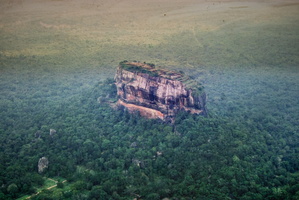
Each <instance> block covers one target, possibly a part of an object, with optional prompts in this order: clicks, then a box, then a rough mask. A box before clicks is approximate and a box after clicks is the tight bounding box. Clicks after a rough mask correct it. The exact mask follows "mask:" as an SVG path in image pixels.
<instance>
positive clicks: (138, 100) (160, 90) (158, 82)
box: [115, 61, 206, 120]
mask: <svg viewBox="0 0 299 200" xmlns="http://www.w3.org/2000/svg"><path fill="white" fill-rule="evenodd" d="M115 81H116V86H117V93H118V97H119V100H118V104H119V105H122V106H124V107H126V108H127V109H128V110H129V111H131V112H133V111H138V112H139V113H140V114H141V115H142V116H144V117H147V118H160V119H162V120H172V119H173V118H174V117H175V115H176V114H177V113H178V112H179V111H188V112H190V113H192V114H203V115H205V114H206V107H205V105H206V94H205V92H204V91H203V87H202V86H201V85H200V84H199V83H198V82H196V81H195V80H193V79H191V78H190V77H188V76H185V75H184V74H182V73H178V72H173V71H168V70H164V69H156V68H155V67H154V65H153V64H146V63H140V62H127V61H124V62H121V63H120V65H119V67H118V69H117V73H116V76H115Z"/></svg>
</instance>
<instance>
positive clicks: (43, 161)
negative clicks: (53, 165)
mask: <svg viewBox="0 0 299 200" xmlns="http://www.w3.org/2000/svg"><path fill="white" fill-rule="evenodd" d="M48 165H49V160H48V158H46V157H41V158H40V159H39V160H38V173H43V172H44V170H45V169H46V168H48Z"/></svg>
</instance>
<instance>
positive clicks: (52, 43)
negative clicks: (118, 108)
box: [0, 0, 299, 103]
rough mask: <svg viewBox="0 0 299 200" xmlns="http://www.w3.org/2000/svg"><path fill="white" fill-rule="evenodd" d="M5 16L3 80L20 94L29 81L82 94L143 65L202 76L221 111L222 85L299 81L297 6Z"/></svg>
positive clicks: (106, 5) (163, 6) (11, 7)
mask: <svg viewBox="0 0 299 200" xmlns="http://www.w3.org/2000/svg"><path fill="white" fill-rule="evenodd" d="M0 9H1V14H0V34H1V37H0V44H1V45H0V72H1V81H2V85H10V87H15V88H16V89H21V88H22V86H24V85H23V84H22V80H25V81H27V80H30V83H28V84H30V85H34V84H37V85H39V86H41V85H43V86H44V87H47V86H48V85H53V86H55V85H60V86H61V85H65V88H64V90H68V91H69V92H70V93H72V92H74V93H76V92H78V91H81V90H84V89H86V88H88V87H90V86H93V85H94V84H95V83H96V82H97V81H99V80H101V79H104V78H107V77H113V75H114V73H115V68H116V66H117V65H118V63H119V62H120V61H122V60H139V61H146V62H151V63H155V64H156V65H162V66H166V67H169V68H171V69H178V70H184V71H185V72H187V73H189V74H193V75H194V74H197V75H201V76H198V77H200V79H201V80H202V81H205V82H206V87H207V88H208V90H207V93H208V94H209V93H210V94H209V98H210V99H211V101H210V103H212V102H213V98H214V97H215V98H217V97H216V96H217V94H216V93H219V92H220V91H218V88H219V87H218V86H216V83H217V82H219V80H221V83H219V84H220V85H222V86H227V87H225V88H223V87H220V88H221V91H225V93H226V94H227V96H231V95H230V94H229V93H230V91H235V90H237V89H238V88H235V87H236V86H237V84H234V83H230V81H231V80H232V79H231V77H232V76H235V77H241V78H240V79H241V80H242V79H243V78H242V77H245V78H246V77H247V74H252V77H255V78H257V77H259V75H260V74H261V73H265V76H271V74H277V76H279V75H280V74H285V75H284V76H286V77H289V78H290V79H292V77H293V76H296V74H298V63H299V58H298V52H299V47H298V46H299V45H298V42H299V38H298V35H299V26H298V20H299V15H298V11H299V5H298V3H297V2H296V1H263V2H258V1H248V2H247V1H218V2H216V1H195V0H188V1H171V3H170V1H162V0H157V1H137V0H123V1H120V0H113V1H103V0H102V1H84V2H81V1H37V0H36V1H35V0H31V1H4V2H3V3H2V4H1V7H0ZM244 70H245V71H244ZM246 70H247V71H246ZM281 71H283V73H280V72H281ZM255 73H256V75H257V76H255ZM20 77H22V78H20ZM263 78H264V77H262V79H263ZM283 79H285V77H283ZM241 80H234V81H241ZM267 80H268V79H267ZM267 80H266V81H267ZM292 80H293V79H292ZM26 84H27V83H26ZM26 84H25V85H26ZM295 85H297V84H295ZM26 89H27V90H28V87H27V88H24V90H26ZM44 89H45V88H44ZM58 89H59V88H58ZM45 90H47V89H45ZM59 90H61V88H60V89H59ZM213 91H215V93H213ZM2 92H4V91H3V90H2ZM57 92H58V93H59V91H54V93H57ZM64 94H66V93H65V92H64ZM3 95H5V93H4V94H3ZM237 95H239V96H242V95H241V94H240V93H237ZM57 98H58V99H59V97H58V96H57Z"/></svg>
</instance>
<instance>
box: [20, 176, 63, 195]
mask: <svg viewBox="0 0 299 200" xmlns="http://www.w3.org/2000/svg"><path fill="white" fill-rule="evenodd" d="M48 180H51V181H53V182H55V183H56V184H55V185H52V186H50V187H48V188H46V189H47V190H51V189H53V188H55V187H57V183H58V181H55V180H54V179H51V178H48ZM65 182H67V180H64V181H62V183H65ZM41 192H42V191H39V192H37V193H35V194H33V195H31V196H29V197H27V198H26V199H31V198H32V197H33V196H36V195H38V194H39V193H41Z"/></svg>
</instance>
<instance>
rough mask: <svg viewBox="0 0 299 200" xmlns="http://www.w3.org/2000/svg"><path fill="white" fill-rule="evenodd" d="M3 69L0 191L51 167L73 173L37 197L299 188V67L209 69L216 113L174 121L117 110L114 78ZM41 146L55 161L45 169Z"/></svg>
mask: <svg viewBox="0 0 299 200" xmlns="http://www.w3.org/2000/svg"><path fill="white" fill-rule="evenodd" d="M5 59H6V58H2V59H1V61H2V62H4V61H6V60H5ZM20 59H21V58H20ZM31 60H32V58H22V62H21V63H19V64H18V63H15V64H14V66H15V67H16V66H18V65H19V66H23V65H24V64H26V62H32V61H31ZM8 63H10V62H8ZM6 72H10V73H11V75H10V73H7V76H6V77H4V76H2V79H1V80H2V83H3V84H1V87H2V88H1V93H2V94H1V141H2V142H1V151H0V153H1V156H0V159H1V170H0V173H1V174H0V175H1V185H3V187H1V193H0V194H1V195H0V197H1V199H14V198H16V197H20V196H22V195H24V194H33V193H34V192H35V191H36V189H37V188H38V187H40V186H41V185H42V184H43V183H44V181H45V179H44V177H50V178H51V177H62V178H63V179H66V180H67V181H68V187H67V190H66V189H65V188H64V187H61V188H58V189H56V190H53V191H51V190H48V191H44V192H42V193H40V194H39V195H37V196H35V197H33V199H133V198H134V197H139V196H140V197H141V198H142V199H162V198H174V199H175V198H179V199H190V198H201V199H296V198H298V187H299V185H298V181H299V173H298V170H299V161H298V160H299V159H298V150H299V147H298V144H299V140H298V139H299V137H298V121H297V119H298V113H299V112H298V107H296V106H297V105H298V98H296V97H297V93H295V91H296V88H298V81H297V79H296V76H295V74H292V73H289V72H288V71H285V70H284V71H281V73H280V75H279V76H278V75H277V74H276V73H275V74H273V73H272V72H266V71H263V73H258V74H256V73H255V74H250V72H249V71H246V70H240V71H236V72H232V73H231V74H229V78H228V79H231V77H233V79H231V81H232V82H238V83H239V84H238V85H235V86H234V84H230V83H229V84H228V83H226V84H224V79H225V78H226V76H227V75H226V74H225V73H217V74H212V75H211V77H210V79H207V88H208V89H207V90H208V91H209V94H210V103H209V107H208V108H209V116H208V117H202V116H197V115H191V114H188V113H180V114H179V115H178V116H177V119H176V121H175V124H173V125H171V124H165V123H163V122H161V121H159V120H147V119H143V118H140V117H139V116H138V114H136V115H131V114H129V113H128V112H126V111H125V110H118V111H116V110H114V109H113V108H112V107H111V103H113V102H115V100H116V88H115V85H114V80H113V79H112V78H110V79H107V80H103V81H101V82H98V83H93V82H92V81H91V82H90V83H89V84H90V85H91V86H89V87H88V86H84V85H82V83H80V82H81V81H82V80H78V79H77V76H78V75H75V74H71V73H70V74H63V75H64V76H65V77H63V78H62V77H61V76H48V77H46V76H44V77H43V79H42V80H41V79H40V77H39V76H38V73H39V72H38V71H36V72H32V71H31V70H29V71H27V70H26V69H23V70H20V71H18V72H15V73H18V74H17V75H18V76H16V75H15V74H14V75H13V74H12V69H9V68H7V69H6ZM85 75H86V76H87V74H85ZM237 75H238V76H237ZM253 76H254V77H253ZM286 76H288V78H287V79H286ZM216 77H217V78H216ZM81 79H82V78H81ZM228 79H227V80H225V81H228ZM240 79H242V81H241V80H240ZM5 81H6V82H5ZM84 81H86V80H84ZM209 81H211V82H213V84H209ZM261 82H262V83H263V84H260V83H261ZM70 83H72V85H71V84H70ZM16 86H17V87H16ZM212 86H213V87H212ZM228 86H230V88H228ZM32 88H34V89H32ZM229 90H231V92H229V93H228V92H225V91H229ZM219 91H222V92H221V93H219ZM217 92H218V94H216V93H217ZM50 129H55V130H56V134H54V135H50V133H49V131H50ZM43 156H46V157H47V158H48V159H49V168H48V169H46V171H45V172H44V173H42V174H38V173H37V163H38V160H39V158H41V157H43ZM61 184H62V183H61Z"/></svg>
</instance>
